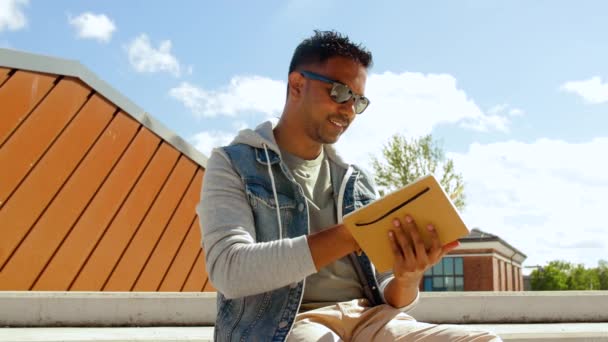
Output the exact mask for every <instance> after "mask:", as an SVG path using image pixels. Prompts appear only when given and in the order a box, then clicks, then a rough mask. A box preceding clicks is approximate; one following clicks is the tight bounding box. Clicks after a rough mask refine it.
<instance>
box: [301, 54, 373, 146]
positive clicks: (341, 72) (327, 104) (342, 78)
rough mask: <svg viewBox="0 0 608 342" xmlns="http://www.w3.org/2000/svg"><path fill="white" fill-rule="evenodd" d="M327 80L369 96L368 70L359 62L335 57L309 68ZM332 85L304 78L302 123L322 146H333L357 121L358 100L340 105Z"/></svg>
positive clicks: (309, 134)
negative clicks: (331, 94)
mask: <svg viewBox="0 0 608 342" xmlns="http://www.w3.org/2000/svg"><path fill="white" fill-rule="evenodd" d="M305 69H306V71H310V72H313V73H316V74H319V75H321V76H324V77H326V78H329V79H332V80H335V81H338V82H340V83H343V84H345V85H347V86H348V87H349V88H350V89H351V90H352V91H353V92H354V93H355V94H359V95H363V94H364V93H365V82H366V79H367V71H366V69H365V67H363V66H362V65H360V64H359V63H357V62H355V61H352V60H350V59H347V58H343V57H333V58H330V59H328V60H327V61H326V62H325V63H324V64H322V65H313V66H310V67H307V68H305ZM331 89H332V85H331V84H329V83H325V82H322V81H318V80H313V79H307V78H305V79H304V87H303V92H302V98H301V109H302V111H301V113H302V115H303V117H302V124H303V126H304V128H305V130H306V134H307V135H308V136H309V137H310V138H311V139H312V140H314V141H316V142H318V143H321V144H333V143H335V142H336V141H338V138H339V137H340V135H342V133H344V131H346V129H347V128H348V126H349V125H350V124H351V123H352V121H353V120H354V119H355V116H356V115H357V114H355V109H354V108H353V106H354V99H350V100H348V101H346V102H345V103H336V102H335V101H334V100H333V99H332V98H331V97H330V91H331Z"/></svg>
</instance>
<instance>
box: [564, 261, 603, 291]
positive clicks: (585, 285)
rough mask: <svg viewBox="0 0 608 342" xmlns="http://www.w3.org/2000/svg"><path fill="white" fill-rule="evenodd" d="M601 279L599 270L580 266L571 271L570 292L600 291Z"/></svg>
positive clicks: (569, 278) (569, 279)
mask: <svg viewBox="0 0 608 342" xmlns="http://www.w3.org/2000/svg"><path fill="white" fill-rule="evenodd" d="M599 289H600V278H599V275H598V273H597V269H595V268H590V269H587V268H585V266H584V265H582V264H579V265H576V266H574V267H573V268H572V269H571V270H570V274H569V277H568V290H599Z"/></svg>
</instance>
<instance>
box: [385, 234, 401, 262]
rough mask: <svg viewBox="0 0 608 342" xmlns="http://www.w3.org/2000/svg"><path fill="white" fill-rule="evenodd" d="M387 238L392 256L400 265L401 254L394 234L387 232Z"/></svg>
mask: <svg viewBox="0 0 608 342" xmlns="http://www.w3.org/2000/svg"><path fill="white" fill-rule="evenodd" d="M388 238H389V240H390V245H391V249H392V251H393V255H394V256H395V262H397V263H401V262H403V253H401V248H400V247H399V244H398V242H397V239H396V237H395V232H393V231H392V230H391V231H389V232H388Z"/></svg>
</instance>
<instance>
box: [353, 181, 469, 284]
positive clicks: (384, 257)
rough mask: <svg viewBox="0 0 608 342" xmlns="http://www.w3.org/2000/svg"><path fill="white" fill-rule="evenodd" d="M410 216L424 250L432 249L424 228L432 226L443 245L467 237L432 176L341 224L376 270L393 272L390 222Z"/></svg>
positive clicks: (452, 206)
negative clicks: (422, 241)
mask: <svg viewBox="0 0 608 342" xmlns="http://www.w3.org/2000/svg"><path fill="white" fill-rule="evenodd" d="M405 215H410V216H411V217H412V218H413V219H414V221H415V222H416V225H417V226H418V230H419V232H420V235H421V236H422V239H423V240H424V243H425V245H426V247H427V248H429V247H430V246H431V237H430V233H429V232H428V231H427V230H426V226H427V225H428V224H429V223H430V224H433V226H435V229H436V230H437V233H438V235H439V241H440V242H441V244H442V245H444V244H447V243H449V242H452V241H455V240H458V239H459V238H461V237H463V236H466V235H468V234H469V229H468V228H467V226H466V225H465V224H464V222H463V221H462V218H461V217H460V215H459V213H458V210H457V209H456V207H454V205H453V204H452V201H450V199H449V197H448V195H447V194H446V193H445V191H444V190H443V188H442V187H441V185H440V184H439V182H437V179H435V177H434V176H433V175H427V176H424V177H421V178H419V179H417V180H416V181H414V182H413V183H410V184H408V185H407V186H405V187H403V188H401V189H399V190H396V191H394V192H392V193H390V194H388V195H386V196H384V197H382V198H380V199H378V200H376V201H375V202H372V203H370V204H369V205H367V206H365V207H363V208H360V209H358V210H356V211H353V212H352V213H349V214H348V215H345V216H344V219H343V223H344V225H345V226H346V227H347V228H348V229H349V230H350V232H351V234H352V235H353V237H354V238H355V240H357V243H359V246H360V247H361V249H362V250H363V251H364V252H365V253H366V254H367V256H368V257H369V258H370V260H371V261H372V263H373V264H374V266H376V269H377V270H378V271H380V272H385V271H388V270H390V269H392V268H393V261H394V258H393V252H392V249H391V246H390V241H389V239H388V232H389V230H391V229H393V224H392V221H393V219H395V218H399V219H400V220H402V222H404V221H403V220H404V218H405Z"/></svg>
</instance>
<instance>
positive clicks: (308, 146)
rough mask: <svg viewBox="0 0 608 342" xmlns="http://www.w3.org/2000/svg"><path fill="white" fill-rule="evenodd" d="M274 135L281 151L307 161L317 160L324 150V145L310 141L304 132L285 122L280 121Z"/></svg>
mask: <svg viewBox="0 0 608 342" xmlns="http://www.w3.org/2000/svg"><path fill="white" fill-rule="evenodd" d="M273 133H274V138H275V140H276V142H277V145H279V148H280V149H282V150H284V151H287V152H289V153H290V154H292V155H294V156H296V157H299V158H302V159H305V160H312V159H315V158H316V157H318V156H319V154H320V153H321V149H322V148H323V144H320V143H318V142H316V141H313V140H312V139H310V138H309V137H308V136H307V135H306V133H305V132H304V131H303V130H301V129H297V127H290V125H289V123H288V122H285V121H284V120H280V121H279V123H278V124H277V126H276V127H275V128H274V130H273Z"/></svg>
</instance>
